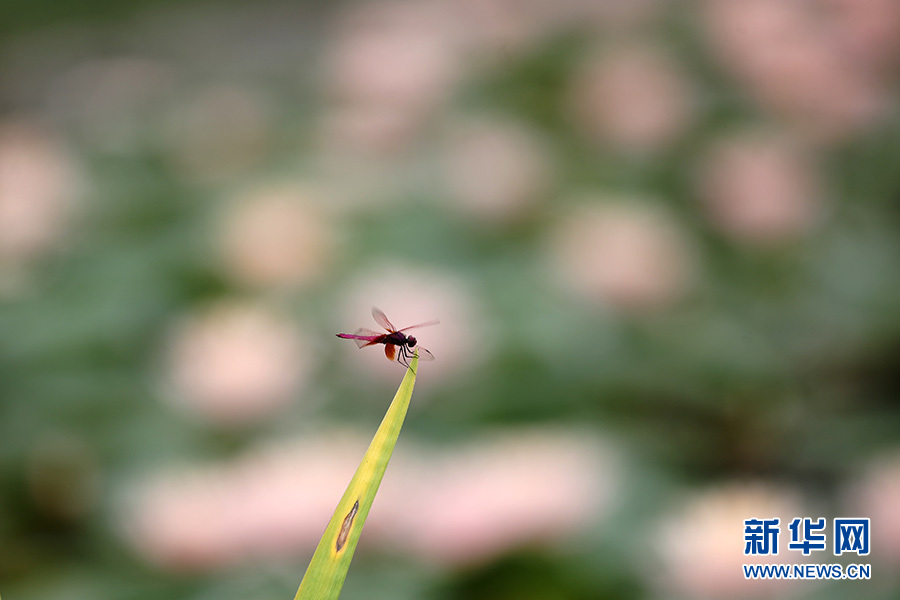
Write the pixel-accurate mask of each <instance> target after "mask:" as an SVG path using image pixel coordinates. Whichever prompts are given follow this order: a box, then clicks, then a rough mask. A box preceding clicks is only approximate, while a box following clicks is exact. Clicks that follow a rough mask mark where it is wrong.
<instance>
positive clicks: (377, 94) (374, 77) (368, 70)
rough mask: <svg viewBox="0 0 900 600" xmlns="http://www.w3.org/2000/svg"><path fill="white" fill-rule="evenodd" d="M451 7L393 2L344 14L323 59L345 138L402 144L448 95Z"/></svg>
mask: <svg viewBox="0 0 900 600" xmlns="http://www.w3.org/2000/svg"><path fill="white" fill-rule="evenodd" d="M447 8H448V7H447V6H445V5H444V4H443V3H441V2H436V1H423V2H410V1H404V0H392V1H390V2H377V3H368V4H358V5H353V6H352V7H351V8H350V9H349V10H348V11H347V12H346V13H345V15H344V17H343V19H342V20H341V21H340V22H339V23H338V26H337V28H336V34H335V36H334V40H335V41H334V42H333V44H332V47H331V49H330V50H329V51H328V53H327V58H326V61H325V65H324V70H325V72H326V73H327V74H328V77H329V81H328V82H327V83H326V88H327V89H328V90H329V92H330V98H331V100H332V101H333V107H332V109H337V110H339V111H340V112H339V113H338V114H340V115H342V119H341V120H340V121H337V122H334V121H333V118H332V119H329V120H326V123H328V122H332V123H333V124H336V125H339V127H338V129H337V131H338V132H339V133H342V134H343V136H344V137H345V139H344V140H343V142H344V144H346V145H348V146H351V147H353V146H355V145H357V143H358V142H361V143H366V144H367V145H368V146H372V148H371V149H372V150H376V151H377V150H386V149H388V148H391V147H394V148H398V147H403V146H405V144H404V143H403V142H404V141H406V140H407V139H409V138H411V135H410V134H411V132H412V131H415V130H417V129H418V128H419V126H420V125H421V123H422V122H423V121H424V119H425V118H427V117H428V116H429V115H430V114H431V113H432V111H433V110H434V109H435V108H436V107H437V106H438V105H439V104H440V103H441V102H442V101H443V100H444V98H445V97H446V96H447V95H448V94H449V92H450V89H451V86H452V84H453V82H454V81H455V80H456V77H457V71H458V56H457V55H458V51H457V48H456V44H455V41H454V36H453V30H452V27H451V24H452V20H451V19H449V18H448V17H449V16H450V15H449V14H448V12H447ZM357 136H358V137H357ZM373 142H375V143H374V144H373Z"/></svg>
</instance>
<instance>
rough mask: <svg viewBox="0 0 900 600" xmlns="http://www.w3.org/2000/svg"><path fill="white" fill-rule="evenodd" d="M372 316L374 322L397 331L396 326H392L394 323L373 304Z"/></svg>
mask: <svg viewBox="0 0 900 600" xmlns="http://www.w3.org/2000/svg"><path fill="white" fill-rule="evenodd" d="M372 316H373V317H375V322H376V323H378V324H379V325H381V326H382V327H384V328H385V329H387V330H388V331H397V328H396V327H394V324H393V323H391V322H390V320H388V318H387V317H386V316H385V314H384V313H383V312H382V311H381V309H380V308H378V307H376V306H373V307H372Z"/></svg>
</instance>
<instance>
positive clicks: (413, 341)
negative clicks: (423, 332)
mask: <svg viewBox="0 0 900 600" xmlns="http://www.w3.org/2000/svg"><path fill="white" fill-rule="evenodd" d="M406 343H407V345H408V346H409V347H410V348H415V347H416V337H415V336H413V335H410V336H407V338H406Z"/></svg>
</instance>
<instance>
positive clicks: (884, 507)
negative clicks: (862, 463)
mask: <svg viewBox="0 0 900 600" xmlns="http://www.w3.org/2000/svg"><path fill="white" fill-rule="evenodd" d="M848 496H849V501H848V502H847V509H846V514H841V515H837V516H840V517H848V518H870V519H872V529H873V530H874V533H873V534H872V541H871V543H872V549H871V558H872V560H873V561H879V562H883V563H885V564H887V565H890V566H891V567H892V568H894V569H895V572H896V569H897V567H898V566H900V510H898V507H900V452H895V453H893V454H888V455H885V456H882V457H880V458H878V459H876V460H874V461H872V462H871V463H870V464H869V465H868V466H867V467H866V468H865V470H864V472H863V475H862V477H861V478H860V480H859V481H858V482H856V483H855V485H854V486H853V487H852V488H851V489H850V490H849V494H848Z"/></svg>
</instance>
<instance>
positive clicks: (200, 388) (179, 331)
mask: <svg viewBox="0 0 900 600" xmlns="http://www.w3.org/2000/svg"><path fill="white" fill-rule="evenodd" d="M168 350H169V353H168V357H167V359H168V368H169V378H170V381H171V383H172V386H173V390H172V394H171V399H172V400H173V401H174V402H175V403H176V404H177V405H179V406H181V407H183V408H185V409H186V410H188V411H189V412H191V413H194V414H197V415H200V416H202V417H203V418H204V419H206V420H208V421H210V422H212V423H215V424H217V425H223V426H237V425H242V424H244V423H247V422H253V421H259V420H260V419H264V418H266V417H270V416H271V415H273V414H274V413H276V412H277V411H278V410H279V409H281V408H283V407H284V406H285V405H286V404H287V403H288V402H289V401H290V399H291V397H292V396H293V395H294V394H295V393H297V391H298V389H299V388H300V387H301V385H302V384H303V383H304V380H305V379H306V377H307V374H308V373H309V371H310V369H311V365H310V362H311V361H312V360H313V357H314V355H315V353H314V352H313V351H312V350H311V349H310V348H309V347H308V345H307V344H306V342H305V340H303V338H301V337H300V335H299V334H298V332H297V331H296V329H295V327H294V326H293V323H291V321H289V320H287V319H285V318H283V317H281V316H279V315H278V314H276V313H274V312H272V311H270V310H267V309H265V308H264V307H262V306H253V305H240V304H220V305H217V306H214V307H211V308H209V309H207V310H205V311H204V312H201V313H198V314H195V315H192V316H191V317H190V318H188V319H186V320H184V321H183V322H181V323H179V324H178V325H177V327H176V328H175V330H174V332H173V334H172V339H171V343H170V346H169V349H168Z"/></svg>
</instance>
